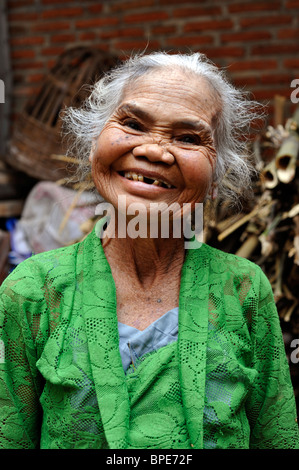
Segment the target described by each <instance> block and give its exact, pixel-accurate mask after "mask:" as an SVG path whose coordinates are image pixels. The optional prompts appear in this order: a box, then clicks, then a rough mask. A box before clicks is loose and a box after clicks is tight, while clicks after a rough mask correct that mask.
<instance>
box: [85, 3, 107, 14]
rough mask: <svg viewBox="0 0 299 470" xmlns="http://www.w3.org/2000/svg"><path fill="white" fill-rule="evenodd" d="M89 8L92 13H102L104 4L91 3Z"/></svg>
mask: <svg viewBox="0 0 299 470" xmlns="http://www.w3.org/2000/svg"><path fill="white" fill-rule="evenodd" d="M88 10H89V11H90V12H91V13H101V11H103V5H102V4H101V5H91V6H90V7H88Z"/></svg>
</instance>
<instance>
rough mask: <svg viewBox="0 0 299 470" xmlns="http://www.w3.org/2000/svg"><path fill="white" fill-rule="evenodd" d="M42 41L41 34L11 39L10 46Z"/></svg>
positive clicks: (27, 44) (43, 40)
mask: <svg viewBox="0 0 299 470" xmlns="http://www.w3.org/2000/svg"><path fill="white" fill-rule="evenodd" d="M44 42H45V38H43V37H42V36H33V37H22V38H15V39H11V41H10V44H11V45H12V46H33V45H36V44H43V43H44Z"/></svg>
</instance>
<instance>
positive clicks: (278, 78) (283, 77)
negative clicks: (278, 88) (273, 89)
mask: <svg viewBox="0 0 299 470" xmlns="http://www.w3.org/2000/svg"><path fill="white" fill-rule="evenodd" d="M260 81H261V83H264V84H266V85H268V84H271V85H273V84H274V85H279V84H281V85H290V83H291V79H290V75H289V74H285V73H284V74H282V73H280V74H275V73H271V74H267V75H262V76H261V77H260Z"/></svg>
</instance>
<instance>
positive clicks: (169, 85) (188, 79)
mask: <svg viewBox="0 0 299 470" xmlns="http://www.w3.org/2000/svg"><path fill="white" fill-rule="evenodd" d="M140 99H143V100H148V101H151V102H156V103H157V105H158V104H160V105H161V107H162V106H165V105H167V101H169V102H175V103H177V106H178V107H180V108H184V107H186V109H190V107H192V108H194V109H198V110H202V111H204V112H205V113H208V114H210V115H211V123H214V122H216V120H217V116H218V115H219V113H220V111H221V108H222V106H221V97H220V95H219V93H218V92H217V91H216V89H215V88H214V87H213V85H212V83H211V82H210V81H209V80H208V79H207V78H206V77H204V76H202V75H198V74H196V73H195V72H194V71H192V70H190V69H187V68H186V69H185V68H184V69H183V68H181V67H178V66H177V67H169V66H165V67H159V68H156V69H152V70H150V71H148V72H145V73H143V74H142V75H140V76H138V77H134V78H133V79H131V80H130V81H129V83H127V84H126V86H125V87H124V90H123V95H122V102H123V101H126V100H131V101H132V100H133V101H135V100H137V101H138V100H140Z"/></svg>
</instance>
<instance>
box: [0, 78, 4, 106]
mask: <svg viewBox="0 0 299 470" xmlns="http://www.w3.org/2000/svg"><path fill="white" fill-rule="evenodd" d="M0 103H5V86H4V81H3V80H0Z"/></svg>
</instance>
